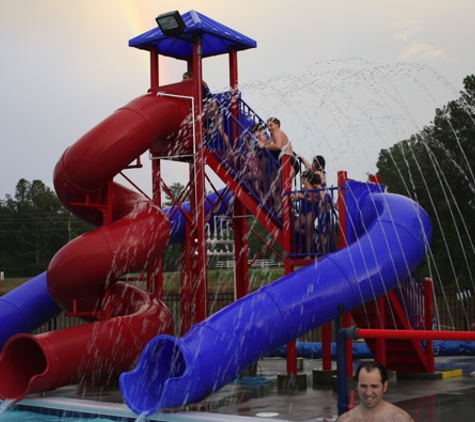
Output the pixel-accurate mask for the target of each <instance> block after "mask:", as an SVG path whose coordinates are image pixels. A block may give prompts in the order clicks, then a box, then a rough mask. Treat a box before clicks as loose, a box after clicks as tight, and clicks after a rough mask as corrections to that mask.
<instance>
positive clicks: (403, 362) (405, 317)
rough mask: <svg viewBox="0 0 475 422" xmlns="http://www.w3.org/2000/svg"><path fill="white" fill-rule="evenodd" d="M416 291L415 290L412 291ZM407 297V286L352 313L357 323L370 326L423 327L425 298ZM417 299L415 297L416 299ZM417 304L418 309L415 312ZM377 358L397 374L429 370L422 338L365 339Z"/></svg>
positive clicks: (411, 328) (387, 327)
mask: <svg viewBox="0 0 475 422" xmlns="http://www.w3.org/2000/svg"><path fill="white" fill-rule="evenodd" d="M413 291H414V290H412V292H413ZM413 296H414V295H413V294H412V293H411V295H410V298H409V299H410V300H408V295H407V286H402V287H401V288H400V289H396V290H393V291H391V292H388V294H387V295H385V296H383V297H380V298H378V299H377V300H375V301H373V302H368V303H365V304H364V305H363V306H361V307H360V308H358V309H356V310H354V311H353V312H352V318H353V321H354V323H355V325H356V326H358V327H360V328H371V329H393V330H413V329H421V328H423V327H421V324H422V317H421V312H422V307H421V306H420V304H421V300H420V299H422V297H420V298H414V297H413ZM414 299H415V300H414ZM415 303H417V307H418V308H419V309H418V311H416V312H414V304H415ZM365 341H366V344H367V345H368V347H369V349H370V350H371V352H372V353H373V356H374V357H375V360H377V361H378V362H380V363H382V364H384V365H386V367H387V368H388V370H392V371H396V372H398V373H427V372H430V371H431V369H430V368H431V363H430V362H429V361H428V358H427V357H426V355H425V350H424V347H423V343H422V341H421V340H396V339H365Z"/></svg>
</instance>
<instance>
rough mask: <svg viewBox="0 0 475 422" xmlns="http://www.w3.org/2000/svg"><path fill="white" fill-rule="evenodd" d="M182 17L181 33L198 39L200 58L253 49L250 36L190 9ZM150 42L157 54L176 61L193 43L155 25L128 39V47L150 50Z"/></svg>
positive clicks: (189, 51)
mask: <svg viewBox="0 0 475 422" xmlns="http://www.w3.org/2000/svg"><path fill="white" fill-rule="evenodd" d="M182 18H183V20H184V22H185V24H186V29H185V32H184V33H183V36H184V37H186V38H188V37H190V38H191V36H193V35H198V36H199V37H200V38H201V42H202V44H203V57H211V56H218V55H220V54H227V53H228V52H229V49H230V47H233V48H234V49H235V50H236V51H239V50H247V49H248V48H255V47H256V46H257V43H256V41H254V40H253V39H251V38H249V37H246V36H245V35H243V34H241V33H239V32H237V31H235V30H233V29H231V28H228V27H227V26H224V25H222V24H220V23H219V22H216V21H215V20H213V19H211V18H208V17H207V16H205V15H202V14H201V13H198V12H196V11H195V10H190V11H189V12H187V13H185V14H183V15H182ZM154 45H155V46H157V48H158V54H160V55H162V56H168V57H174V58H175V59H180V60H187V59H188V58H189V57H190V56H191V55H192V52H193V43H192V42H191V40H190V41H187V40H183V39H181V38H177V37H166V36H165V35H163V32H162V31H161V29H160V28H159V27H158V26H157V28H154V29H151V30H150V31H147V32H145V33H143V34H142V35H138V36H137V37H135V38H132V39H131V40H129V46H130V47H136V48H139V49H142V50H150V49H151V47H152V46H154Z"/></svg>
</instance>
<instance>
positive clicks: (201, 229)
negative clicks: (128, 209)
mask: <svg viewBox="0 0 475 422" xmlns="http://www.w3.org/2000/svg"><path fill="white" fill-rule="evenodd" d="M202 49H203V47H202V44H201V42H198V43H196V44H194V45H193V57H192V63H193V74H194V78H193V80H194V83H195V116H196V119H195V121H194V122H193V124H194V125H195V134H196V137H195V140H194V142H195V156H194V162H193V163H192V166H191V174H190V185H191V186H192V189H191V196H192V198H191V201H190V205H191V207H190V211H191V212H190V214H191V217H192V218H193V221H194V225H193V227H192V228H191V239H190V240H191V243H190V246H189V252H190V254H191V257H192V263H191V274H192V279H193V286H192V287H193V295H192V324H196V323H198V322H201V321H203V320H204V319H205V318H206V317H207V315H208V284H207V268H206V266H207V254H206V252H207V248H206V238H207V233H206V228H205V162H204V145H203V125H202V121H201V116H202V109H203V96H202V92H203V90H202V83H203V82H202V59H203V56H202Z"/></svg>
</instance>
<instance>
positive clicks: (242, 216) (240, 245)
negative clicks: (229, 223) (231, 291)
mask: <svg viewBox="0 0 475 422" xmlns="http://www.w3.org/2000/svg"><path fill="white" fill-rule="evenodd" d="M246 213H247V210H246V208H245V207H244V205H243V203H242V202H241V201H239V199H237V198H236V199H235V200H234V216H235V218H234V262H235V281H234V283H235V298H236V300H237V299H240V298H242V297H244V296H246V295H247V294H248V293H249V271H248V265H249V264H248V260H249V251H248V225H247V216H246Z"/></svg>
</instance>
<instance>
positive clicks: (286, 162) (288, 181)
mask: <svg viewBox="0 0 475 422" xmlns="http://www.w3.org/2000/svg"><path fill="white" fill-rule="evenodd" d="M281 163H282V164H281V166H282V167H281V173H282V174H281V178H282V179H281V180H282V192H281V201H282V202H281V203H282V223H283V229H284V230H283V238H284V242H283V243H284V245H283V246H284V273H285V274H290V273H291V272H292V271H293V265H292V260H291V258H289V257H288V255H289V253H291V252H292V227H291V225H292V210H291V200H290V195H289V194H288V193H289V192H290V191H291V190H292V178H291V175H290V157H289V156H288V155H284V156H283V157H282V161H281ZM287 374H289V375H295V374H297V340H295V341H293V342H291V343H289V344H287Z"/></svg>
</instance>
